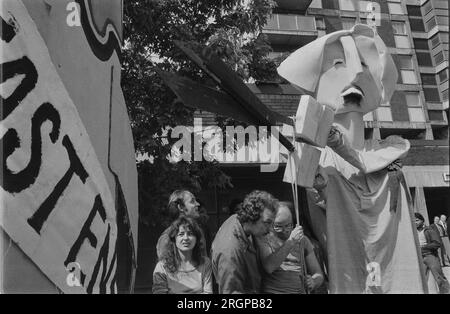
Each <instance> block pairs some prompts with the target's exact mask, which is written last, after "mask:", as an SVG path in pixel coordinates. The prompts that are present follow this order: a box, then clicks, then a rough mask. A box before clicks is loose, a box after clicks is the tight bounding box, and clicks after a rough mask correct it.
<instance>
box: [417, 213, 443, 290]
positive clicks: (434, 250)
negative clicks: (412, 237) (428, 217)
mask: <svg viewBox="0 0 450 314" xmlns="http://www.w3.org/2000/svg"><path fill="white" fill-rule="evenodd" d="M414 215H415V218H416V227H417V232H418V235H419V243H420V248H421V250H422V258H423V263H424V264H425V267H426V271H427V272H428V271H431V273H432V274H433V277H434V279H435V280H436V282H437V284H438V286H439V292H440V293H450V285H449V283H448V281H447V278H445V275H444V273H443V272H442V268H441V264H440V262H439V257H438V249H439V248H440V247H441V241H440V237H439V234H438V233H436V232H435V231H434V230H433V229H432V228H430V227H426V226H425V224H424V223H425V219H424V218H423V216H422V215H421V214H419V213H415V214H414Z"/></svg>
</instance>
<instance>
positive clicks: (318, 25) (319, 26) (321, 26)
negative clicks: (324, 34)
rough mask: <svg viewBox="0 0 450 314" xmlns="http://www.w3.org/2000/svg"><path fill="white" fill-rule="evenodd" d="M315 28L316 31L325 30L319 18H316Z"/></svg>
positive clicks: (322, 20)
mask: <svg viewBox="0 0 450 314" xmlns="http://www.w3.org/2000/svg"><path fill="white" fill-rule="evenodd" d="M316 27H317V29H325V28H326V26H325V21H324V19H323V18H321V17H316Z"/></svg>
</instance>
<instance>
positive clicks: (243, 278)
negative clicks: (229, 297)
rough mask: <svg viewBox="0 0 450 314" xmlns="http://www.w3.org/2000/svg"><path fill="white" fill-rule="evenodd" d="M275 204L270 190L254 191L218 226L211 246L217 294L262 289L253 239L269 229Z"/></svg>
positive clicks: (249, 291) (258, 262)
mask: <svg viewBox="0 0 450 314" xmlns="http://www.w3.org/2000/svg"><path fill="white" fill-rule="evenodd" d="M277 203H278V201H277V199H275V198H274V197H273V196H272V195H271V194H270V193H267V192H264V191H258V190H256V191H253V192H251V193H249V194H248V195H247V196H246V197H245V198H244V201H243V202H242V204H241V205H240V208H239V209H238V211H237V213H236V214H233V215H232V216H230V217H229V218H228V219H227V220H226V221H225V222H224V223H223V224H222V226H221V227H220V229H219V231H218V232H217V234H216V236H215V238H214V241H213V244H212V247H211V259H212V268H213V273H214V276H215V278H216V281H217V284H218V292H219V293H220V294H229V293H260V292H261V290H260V289H261V272H262V269H261V268H260V261H259V254H258V253H257V251H256V246H255V238H256V237H258V236H262V235H265V234H267V233H268V232H269V231H270V228H271V226H272V224H273V220H274V218H275V212H276V208H277V206H278V205H277Z"/></svg>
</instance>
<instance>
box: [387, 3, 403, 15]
mask: <svg viewBox="0 0 450 314" xmlns="http://www.w3.org/2000/svg"><path fill="white" fill-rule="evenodd" d="M388 7H389V12H390V13H391V14H405V13H404V12H403V8H402V5H401V4H400V3H395V2H388Z"/></svg>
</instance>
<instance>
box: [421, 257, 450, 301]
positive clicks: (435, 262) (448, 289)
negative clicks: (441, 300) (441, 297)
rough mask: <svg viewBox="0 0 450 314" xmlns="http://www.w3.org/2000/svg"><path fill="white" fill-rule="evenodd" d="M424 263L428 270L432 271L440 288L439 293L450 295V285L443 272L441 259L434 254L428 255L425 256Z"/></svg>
mask: <svg viewBox="0 0 450 314" xmlns="http://www.w3.org/2000/svg"><path fill="white" fill-rule="evenodd" d="M423 263H424V264H425V267H426V270H427V271H428V270H430V271H431V274H432V275H433V277H434V280H436V283H437V284H438V286H439V292H440V293H450V285H449V283H448V281H447V278H445V275H444V273H443V272H442V268H441V264H440V263H439V258H438V257H437V256H435V255H433V254H428V255H425V256H423Z"/></svg>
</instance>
